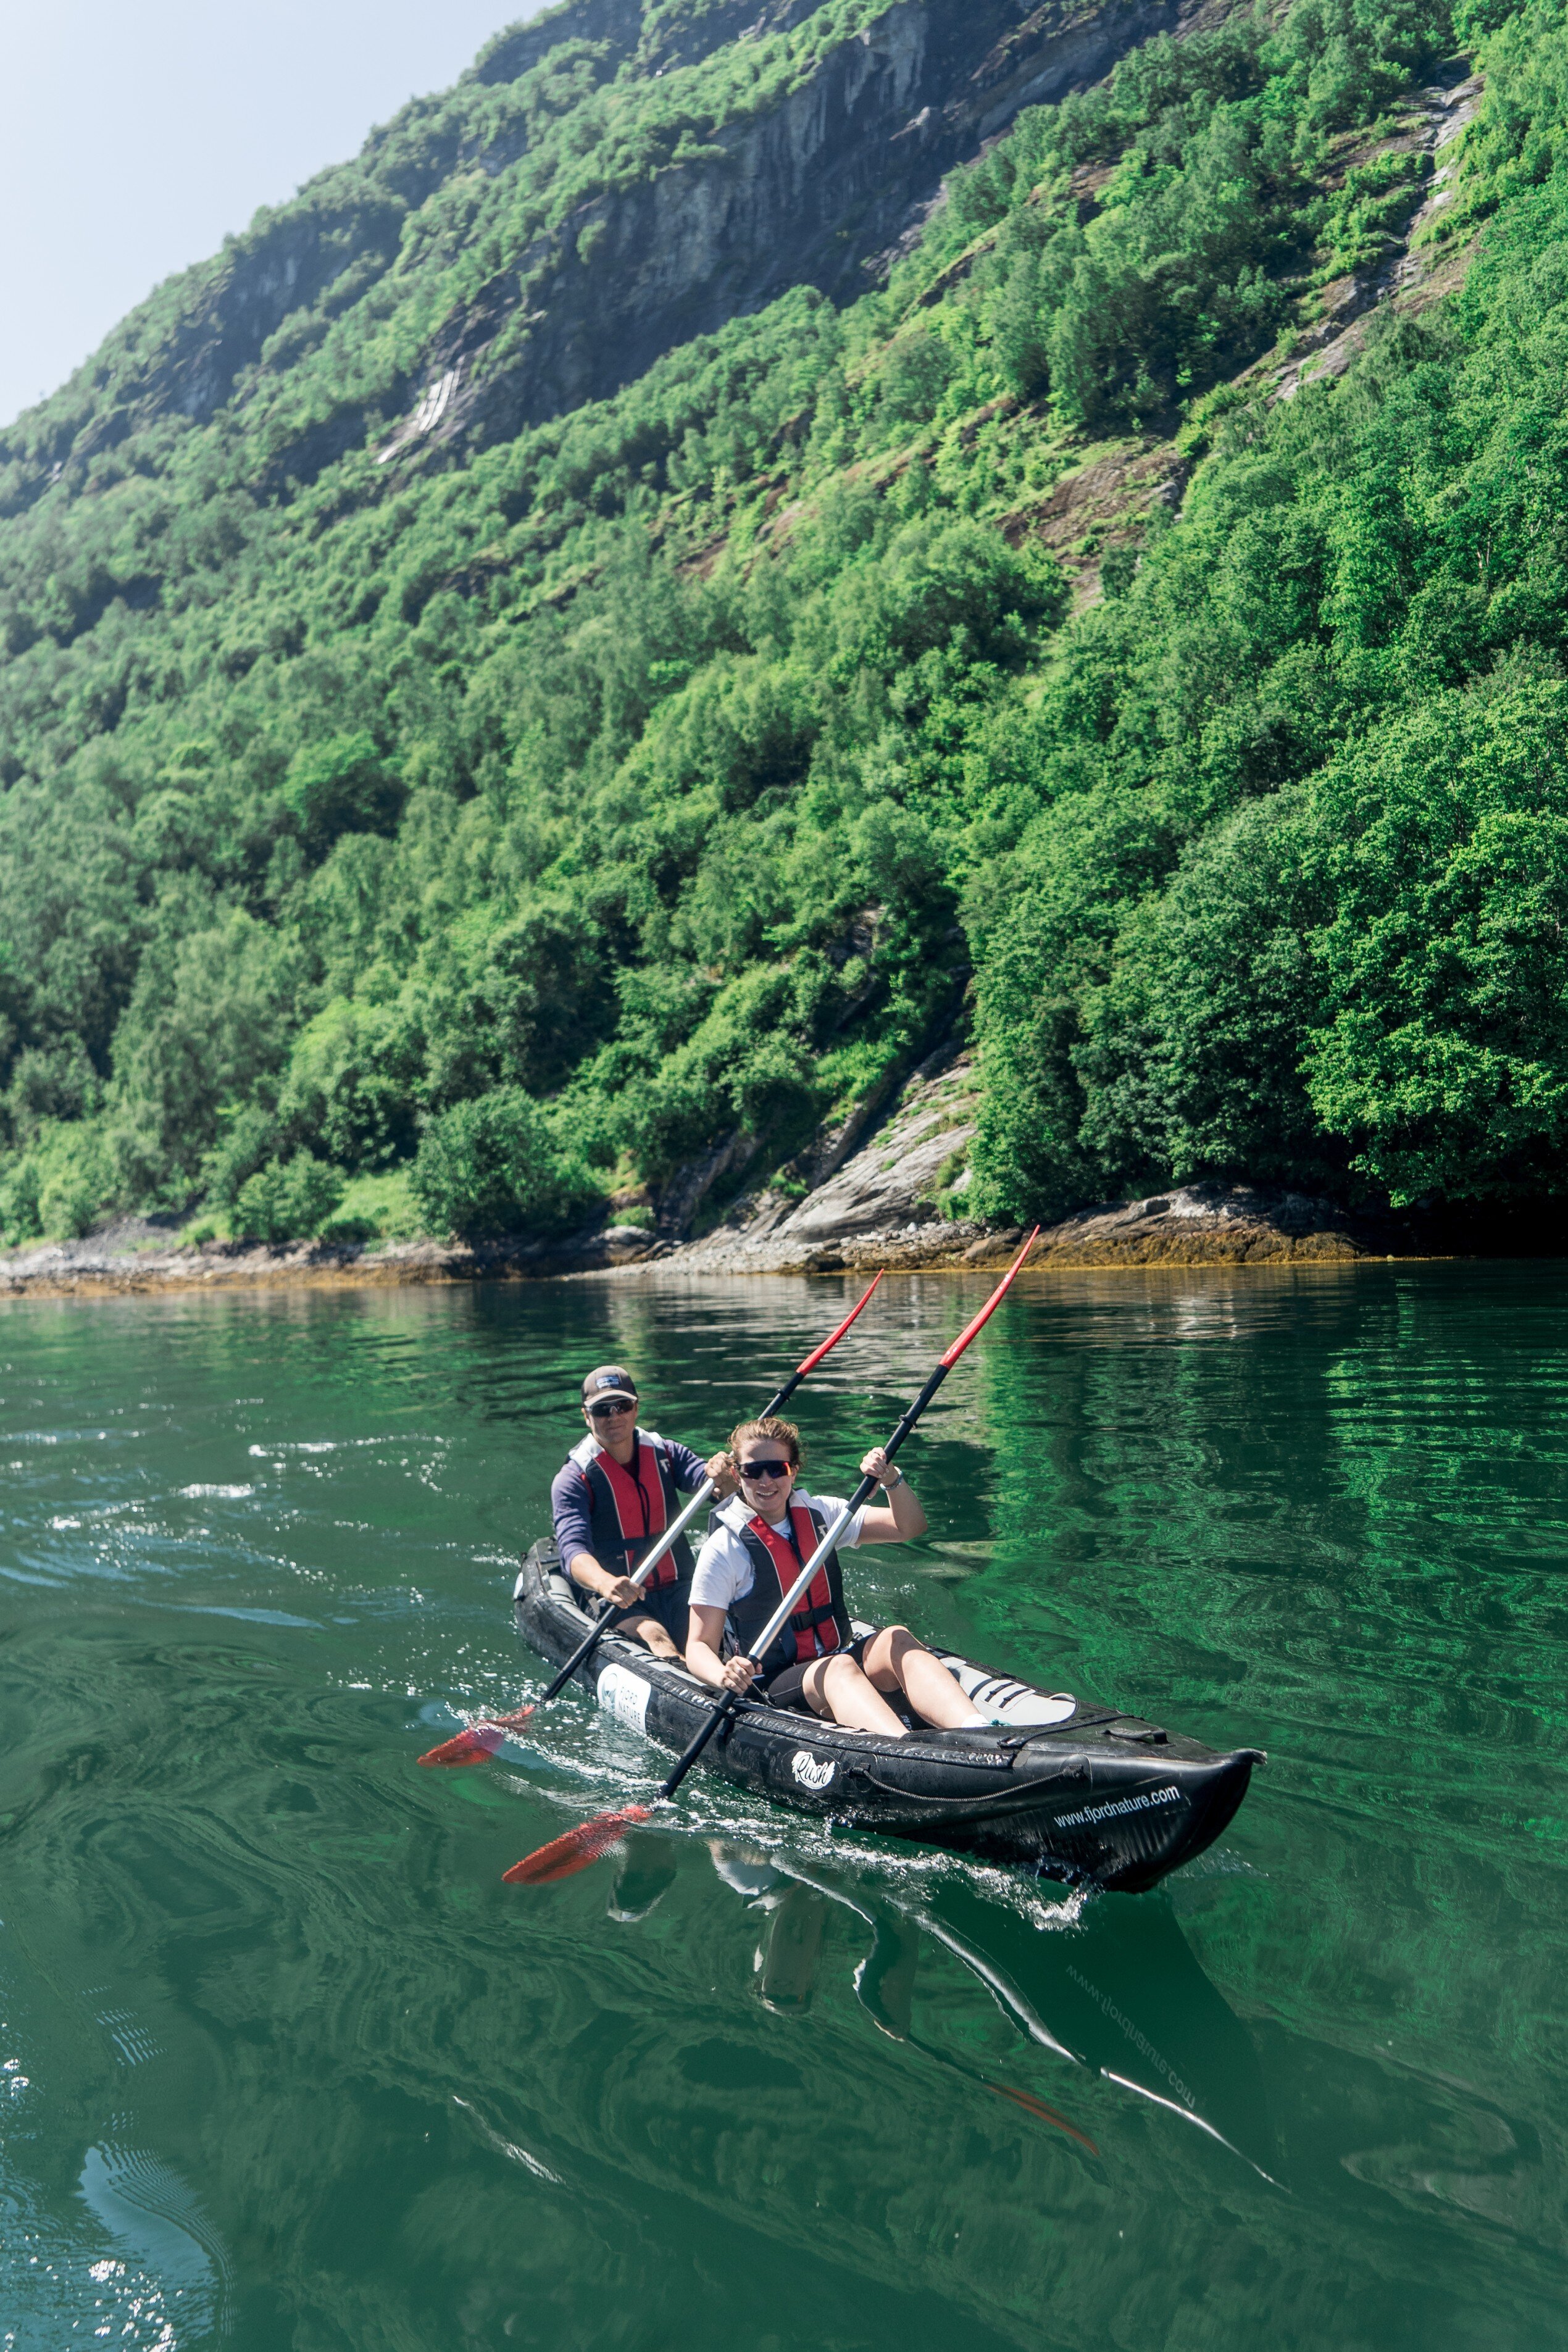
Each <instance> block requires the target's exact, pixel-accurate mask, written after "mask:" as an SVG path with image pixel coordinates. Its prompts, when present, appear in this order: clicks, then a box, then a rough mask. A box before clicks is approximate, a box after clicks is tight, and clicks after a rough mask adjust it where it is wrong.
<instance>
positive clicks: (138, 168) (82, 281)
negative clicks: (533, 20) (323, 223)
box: [0, 0, 542, 425]
mask: <svg viewBox="0 0 1568 2352" xmlns="http://www.w3.org/2000/svg"><path fill="white" fill-rule="evenodd" d="M540 5H542V0H434V5H428V0H426V5H422V0H0V207H3V210H0V224H3V226H0V425H6V424H9V423H10V422H11V420H12V418H13V417H15V416H16V415H17V414H18V413H19V412H20V411H21V410H22V409H24V408H28V407H30V406H31V405H32V404H33V402H34V401H36V400H38V399H41V398H42V397H43V395H44V394H46V393H48V392H52V391H53V390H54V389H55V387H56V385H57V384H59V383H63V382H64V381H65V378H66V377H67V376H68V375H69V373H70V372H71V370H72V369H73V368H74V367H75V366H77V364H78V363H79V362H80V361H82V360H84V359H86V358H87V356H88V354H89V352H91V351H94V350H95V349H96V348H97V346H98V344H99V343H100V341H102V339H103V337H104V335H105V334H106V333H107V332H108V331H109V329H110V327H112V326H113V325H114V323H115V321H116V320H118V319H121V318H123V316H124V314H125V312H126V311H127V310H132V308H133V307H134V306H135V304H136V303H138V302H139V301H141V299H142V296H143V295H145V294H150V293H151V292H152V290H153V287H154V286H156V285H157V284H158V283H159V281H160V280H161V279H163V278H167V277H169V276H170V275H171V273H172V272H174V270H177V269H184V268H185V267H186V266H187V265H188V264H189V263H191V262H193V261H199V260H200V259H201V258H202V257H203V256H204V255H205V254H209V253H212V252H215V251H216V248H217V247H218V246H219V244H220V243H221V242H222V240H223V236H224V233H225V231H226V230H228V229H240V228H243V227H244V226H245V225H246V223H247V221H248V220H249V218H250V216H251V215H252V214H253V213H254V212H255V210H256V208H257V206H258V205H264V204H278V203H279V202H280V201H281V200H282V199H283V198H285V197H288V196H290V195H292V194H293V193H294V190H295V189H296V188H297V187H298V186H299V185H300V182H301V181H304V180H308V179H310V177H311V176H312V175H313V174H314V173H317V172H319V171H321V168H322V167H323V165H325V164H328V163H341V162H342V160H343V159H344V158H345V157H346V156H349V155H352V154H353V153H354V152H355V151H356V150H357V149H358V147H359V146H360V144H361V142H362V141H363V138H364V135H365V132H366V131H368V130H369V129H370V128H371V126H372V124H373V123H377V122H384V121H386V120H387V118H388V117H389V116H390V115H393V114H395V112H396V111H397V109H398V108H399V107H400V106H401V105H402V104H403V102H404V100H405V99H407V98H412V97H414V96H415V95H416V94H417V93H420V92H424V91H427V90H435V89H445V88H446V87H447V84H448V83H449V82H452V81H454V80H456V79H457V77H458V74H459V73H460V72H461V71H462V69H463V68H464V67H465V66H466V65H468V63H469V62H470V60H471V59H472V58H473V56H474V53H475V51H476V50H477V49H479V47H480V46H481V44H482V43H483V42H484V41H486V40H487V39H488V38H489V36H490V34H491V33H493V32H495V31H497V30H498V29H499V28H500V26H502V25H507V24H512V23H515V22H516V21H517V19H518V18H519V17H521V16H534V15H536V14H537V12H538V9H539V7H540Z"/></svg>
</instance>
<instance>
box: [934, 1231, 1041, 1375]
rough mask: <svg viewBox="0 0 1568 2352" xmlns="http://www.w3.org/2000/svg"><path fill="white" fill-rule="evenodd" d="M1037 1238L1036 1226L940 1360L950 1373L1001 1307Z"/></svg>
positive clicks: (1038, 1234) (1038, 1233)
mask: <svg viewBox="0 0 1568 2352" xmlns="http://www.w3.org/2000/svg"><path fill="white" fill-rule="evenodd" d="M1039 1238H1040V1229H1039V1227H1038V1225H1037V1226H1036V1227H1035V1230H1034V1232H1033V1233H1032V1234H1030V1235H1029V1238H1028V1240H1027V1241H1026V1243H1025V1244H1024V1246H1023V1248H1022V1249H1021V1250H1020V1251H1019V1252H1018V1255H1017V1256H1016V1258H1015V1259H1014V1260H1013V1263H1012V1265H1010V1266H1009V1267H1008V1268H1007V1271H1006V1273H1005V1275H1004V1276H1002V1279H1001V1281H1000V1282H999V1283H998V1284H997V1285H996V1287H995V1289H994V1291H993V1292H992V1294H991V1296H990V1297H989V1298H988V1299H987V1300H986V1302H985V1304H984V1307H982V1308H981V1310H980V1312H979V1314H978V1315H977V1316H976V1317H975V1318H974V1319H973V1322H972V1323H966V1324H965V1325H964V1327H963V1330H962V1331H961V1332H960V1333H959V1335H958V1337H957V1339H955V1340H954V1341H953V1343H952V1347H951V1348H950V1349H948V1351H947V1353H946V1355H945V1356H943V1357H942V1362H943V1363H944V1364H945V1365H946V1366H947V1367H948V1369H949V1370H950V1371H951V1370H952V1367H953V1365H954V1364H956V1363H957V1361H958V1360H959V1358H960V1356H962V1355H963V1351H964V1349H965V1348H967V1347H968V1345H969V1343H970V1341H971V1339H973V1338H974V1337H975V1335H976V1334H977V1333H978V1332H980V1331H982V1330H984V1327H985V1325H986V1324H987V1323H989V1322H990V1320H991V1318H992V1317H993V1315H994V1314H995V1312H996V1309H997V1308H998V1307H1000V1306H1001V1304H1002V1301H1003V1300H1004V1299H1005V1297H1006V1296H1007V1293H1008V1292H1009V1291H1010V1290H1011V1289H1012V1287H1013V1276H1015V1275H1016V1273H1017V1271H1018V1268H1019V1267H1020V1266H1021V1265H1023V1263H1024V1260H1025V1259H1026V1257H1027V1256H1028V1255H1029V1252H1030V1251H1031V1250H1032V1249H1033V1248H1034V1246H1035V1244H1036V1243H1037V1241H1038V1240H1039Z"/></svg>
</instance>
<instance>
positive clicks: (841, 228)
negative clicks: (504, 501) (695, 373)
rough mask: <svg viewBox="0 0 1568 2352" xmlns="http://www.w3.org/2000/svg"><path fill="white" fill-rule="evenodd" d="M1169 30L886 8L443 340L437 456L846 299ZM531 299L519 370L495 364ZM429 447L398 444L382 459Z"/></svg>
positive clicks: (584, 218) (1037, 12)
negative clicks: (944, 202) (1005, 155)
mask: <svg viewBox="0 0 1568 2352" xmlns="http://www.w3.org/2000/svg"><path fill="white" fill-rule="evenodd" d="M795 13H796V14H802V13H805V12H804V11H799V10H797V11H795ZM1180 14H1181V12H1180V9H1179V6H1178V5H1177V0H1107V5H1100V6H1082V5H1079V6H1076V7H1075V6H1074V5H1071V0H1048V5H1046V6H1043V7H1036V8H1032V9H1031V8H1028V7H1027V6H1026V5H1023V4H1022V0H960V4H959V5H954V0H895V5H893V6H891V7H889V9H888V10H887V11H886V13H885V14H884V15H882V16H879V18H878V19H877V20H876V21H875V23H874V24H872V25H871V26H868V27H867V28H866V29H865V30H864V31H862V32H860V33H858V34H855V35H853V36H851V37H849V38H847V39H846V40H845V41H843V42H842V43H840V44H839V45H838V46H837V47H836V48H834V49H832V50H830V51H829V53H828V54H827V56H826V58H824V59H823V60H822V62H821V64H820V65H819V67H818V68H817V69H816V72H815V73H814V74H812V75H811V77H810V78H809V79H806V80H805V82H804V83H803V84H802V85H801V86H800V87H799V88H798V89H794V90H792V91H791V92H790V93H789V95H788V96H787V97H786V98H785V99H784V100H783V102H782V103H781V104H780V105H778V106H777V107H776V108H774V109H773V110H771V111H769V112H767V113H764V114H763V115H761V116H759V117H755V118H752V119H750V120H748V121H743V122H740V123H737V124H735V125H733V126H731V127H730V128H728V129H722V130H721V131H718V132H717V133H716V134H715V137H714V139H713V141H712V142H711V148H712V150H713V151H714V152H710V153H709V154H708V155H707V156H706V157H704V158H703V159H702V160H700V161H698V162H693V163H683V164H681V165H680V166H679V167H677V168H675V169H672V170H668V171H665V172H660V173H657V174H655V175H654V176H653V177H651V178H648V179H645V180H641V181H639V182H637V184H634V185H632V186H631V187H628V188H626V189H620V190H616V191H615V192H613V193H610V194H604V195H601V196H599V197H596V198H595V199H594V200H593V201H592V202H591V203H589V204H586V205H583V206H582V207H581V208H580V209H579V210H578V211H577V212H575V213H574V214H573V215H571V216H570V218H569V219H568V220H567V221H566V222H565V223H564V224H563V226H562V227H561V229H560V230H559V231H558V232H557V233H556V234H555V235H554V236H552V238H550V239H549V240H548V241H545V242H542V243H540V244H538V245H536V246H535V247H532V248H531V250H530V251H529V252H527V253H525V254H524V255H522V256H521V257H520V260H519V262H518V265H517V267H516V268H515V269H514V270H511V271H510V272H508V273H507V275H506V277H505V278H503V279H501V280H500V281H498V283H497V284H496V285H495V287H494V288H492V289H490V292H489V296H488V298H487V299H486V301H485V302H484V303H483V304H482V305H480V306H477V307H476V308H475V309H473V310H471V311H469V312H468V314H467V315H465V316H462V317H460V318H457V319H454V320H450V321H448V322H447V326H446V327H445V328H444V329H443V330H442V331H441V333H440V334H439V336H438V337H437V340H436V342H435V343H434V345H433V347H432V350H431V352H430V359H429V366H428V370H427V373H428V375H429V376H430V377H431V378H433V379H437V378H439V377H441V376H442V375H443V374H445V373H448V372H450V371H456V375H457V383H458V387H459V388H458V391H457V393H456V396H455V397H454V398H453V399H452V400H451V401H450V403H449V404H448V405H447V408H446V410H445V413H444V415H443V416H442V418H441V419H440V422H439V424H438V425H437V426H436V427H435V428H434V429H433V430H428V437H429V438H431V439H433V440H435V441H437V442H439V441H446V440H456V439H458V438H459V437H461V436H477V437H478V438H479V439H480V440H482V441H490V440H497V439H503V438H506V437H508V436H510V435H511V434H513V433H515V432H516V431H518V430H519V429H520V428H521V426H523V425H528V424H533V423H538V422H540V421H541V420H542V419H543V418H544V417H547V416H550V415H555V414H557V413H558V412H559V411H561V410H563V409H565V408H570V407H574V406H575V405H577V404H579V403H581V402H583V401H584V400H595V399H601V398H604V397H605V396H606V395H608V394H611V393H613V392H615V391H616V390H617V389H618V388H619V386H620V385H622V384H623V383H629V382H630V381H632V380H633V379H634V378H635V377H637V376H638V375H640V374H641V373H643V371H644V370H645V369H646V368H647V367H648V366H649V365H650V364H651V362H653V361H654V360H656V359H657V358H658V356H659V354H660V353H661V352H666V351H669V350H672V349H673V348H675V347H676V346H677V345H678V344H680V343H683V342H686V341H689V340H690V338H691V337H692V336H694V335H699V334H703V333H709V332H711V331H714V330H715V329H716V328H718V327H720V326H721V325H722V324H723V322H724V321H725V320H727V319H731V318H734V317H736V316H738V315H742V314H744V313H745V312H748V311H753V310H761V309H762V308H763V305H764V304H766V303H768V302H770V301H772V300H773V299H775V298H776V297H777V296H778V295H780V294H782V293H783V292H784V291H785V289H787V288H789V287H791V286H800V285H809V286H815V287H817V288H818V289H820V290H821V291H822V292H823V293H824V294H826V295H828V296H829V297H830V298H832V299H836V300H842V299H850V298H852V297H853V296H854V295H855V294H857V293H859V292H861V291H863V290H864V288H865V286H866V284H867V282H868V280H867V265H868V263H873V262H874V260H875V258H876V257H878V256H879V254H881V253H882V252H883V251H884V250H885V249H886V248H887V247H889V246H890V245H891V244H892V242H893V241H894V240H895V239H896V238H897V237H898V236H899V235H900V231H901V230H903V229H905V228H906V227H908V226H910V222H911V221H912V220H913V219H914V218H916V217H918V215H919V214H920V212H921V208H922V207H923V206H924V205H927V204H929V202H930V201H931V198H932V197H933V196H934V195H935V194H936V192H937V190H938V188H939V187H940V185H941V182H942V175H943V173H946V172H948V171H950V170H951V169H952V167H953V166H954V165H955V164H957V163H961V162H963V161H964V160H966V159H968V158H970V157H972V156H973V155H974V154H975V153H976V152H978V151H979V150H980V148H981V147H982V146H983V145H984V142H985V141H986V140H988V139H991V138H993V137H994V136H995V135H996V133H997V132H998V131H1002V130H1003V129H1005V126H1006V125H1007V123H1008V122H1009V121H1011V120H1012V119H1013V117H1014V115H1015V114H1016V112H1017V111H1018V110H1019V109H1020V108H1021V107H1023V106H1026V105H1033V104H1036V103H1039V102H1042V101H1045V100H1051V99H1056V98H1059V97H1061V96H1062V95H1063V94H1064V93H1065V92H1066V91H1067V90H1068V89H1079V88H1083V87H1086V86H1087V85H1088V84H1089V83H1090V82H1092V81H1095V80H1097V79H1099V78H1100V76H1101V75H1102V74H1104V73H1106V72H1107V71H1108V70H1109V69H1110V67H1111V65H1113V64H1114V62H1115V61H1116V59H1117V58H1119V57H1121V55H1122V54H1123V53H1124V52H1125V51H1126V50H1128V49H1130V48H1131V47H1134V46H1135V45H1136V44H1137V43H1139V42H1140V41H1143V40H1146V39H1148V38H1149V37H1150V36H1151V35H1152V34H1154V33H1157V32H1162V31H1169V30H1172V29H1173V28H1175V27H1176V26H1177V25H1178V23H1179V21H1180ZM767 20H768V19H767V17H766V16H764V18H761V19H759V20H758V22H759V23H762V22H763V21H767ZM525 300H526V301H527V302H528V303H529V305H530V310H529V314H528V317H529V324H528V339H527V343H526V347H525V349H524V352H523V353H522V356H521V358H520V359H517V360H515V361H513V362H510V363H509V364H507V365H504V366H494V365H492V364H490V354H491V352H492V350H493V348H494V346H495V344H496V343H497V341H498V340H499V338H500V335H501V333H502V331H503V330H504V329H505V328H506V327H507V325H508V324H509V322H510V321H511V320H512V319H513V318H514V317H515V315H516V312H517V310H518V306H519V305H520V303H521V302H523V301H525ZM416 413H417V412H416ZM422 437H425V436H419V435H417V434H416V432H415V431H413V430H412V429H410V428H406V427H405V429H404V431H403V432H402V433H401V434H400V435H399V436H396V437H395V442H394V444H393V446H394V447H396V448H406V447H411V446H414V444H415V442H416V440H417V439H419V438H422Z"/></svg>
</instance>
